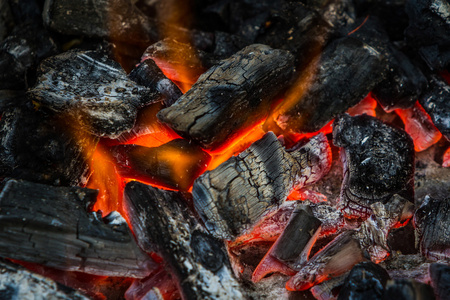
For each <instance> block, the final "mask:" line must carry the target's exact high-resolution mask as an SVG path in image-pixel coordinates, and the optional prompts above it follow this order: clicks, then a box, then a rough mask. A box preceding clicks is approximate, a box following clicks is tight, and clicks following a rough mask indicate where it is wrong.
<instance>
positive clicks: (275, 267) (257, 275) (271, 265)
mask: <svg viewBox="0 0 450 300" xmlns="http://www.w3.org/2000/svg"><path fill="white" fill-rule="evenodd" d="M272 248H273V246H272V247H271V248H270V250H269V252H267V254H266V255H265V256H264V258H263V259H262V260H261V261H260V263H259V264H258V266H257V267H256V269H255V271H254V272H253V274H252V281H253V282H258V281H260V280H261V279H263V278H264V277H265V276H266V275H268V274H270V273H282V274H285V275H288V276H294V275H295V273H296V272H295V271H294V270H292V269H291V268H289V267H288V266H286V265H285V264H284V263H282V262H281V261H279V260H278V259H276V258H275V257H273V256H272V255H271V254H270V252H271V250H272Z"/></svg>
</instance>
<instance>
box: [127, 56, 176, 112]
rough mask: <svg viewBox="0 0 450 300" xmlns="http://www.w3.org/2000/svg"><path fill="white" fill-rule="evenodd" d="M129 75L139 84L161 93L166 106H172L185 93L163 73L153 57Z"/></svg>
mask: <svg viewBox="0 0 450 300" xmlns="http://www.w3.org/2000/svg"><path fill="white" fill-rule="evenodd" d="M128 77H129V78H130V79H131V80H133V81H134V82H136V83H137V84H139V85H142V86H145V87H147V88H149V89H150V91H151V92H153V93H159V94H161V96H162V97H163V99H164V100H163V101H164V104H165V105H166V106H171V105H172V104H173V103H174V102H175V101H177V100H178V98H180V97H181V96H182V95H183V94H182V93H181V91H180V89H179V88H178V87H177V86H176V85H175V84H174V83H173V82H172V81H170V79H168V78H167V77H166V76H165V75H164V74H163V72H162V71H161V69H159V68H158V66H157V65H156V64H155V62H154V61H153V60H151V59H146V60H144V61H143V62H142V63H140V64H139V65H138V66H137V67H136V68H135V69H134V70H133V71H131V73H130V75H128Z"/></svg>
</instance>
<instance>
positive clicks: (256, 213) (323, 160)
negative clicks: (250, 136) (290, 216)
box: [192, 132, 331, 240]
mask: <svg viewBox="0 0 450 300" xmlns="http://www.w3.org/2000/svg"><path fill="white" fill-rule="evenodd" d="M329 151H330V149H329V145H328V142H327V139H326V137H325V136H324V135H322V134H320V135H317V136H315V137H313V138H312V139H311V140H310V141H309V142H308V143H307V144H306V145H304V146H302V147H300V148H299V149H295V150H293V151H290V152H287V151H286V150H285V149H284V148H283V147H282V146H281V144H280V142H279V141H278V139H277V137H276V136H275V135H274V134H273V133H272V132H269V133H267V134H266V135H265V136H264V137H263V138H261V139H260V140H259V141H257V142H255V143H253V144H252V145H251V146H250V147H249V148H248V149H247V150H245V151H244V152H242V153H241V154H239V155H238V156H233V157H231V158H230V159H228V160H227V161H225V162H224V163H222V164H221V165H220V166H218V167H217V168H216V169H214V170H212V171H208V172H205V173H204V174H202V175H201V176H200V177H199V178H197V180H196V181H195V182H194V187H193V190H192V193H193V197H194V205H195V208H196V210H197V212H198V213H199V214H200V216H201V217H202V219H203V221H204V223H205V225H206V228H207V229H208V230H209V231H210V232H211V233H212V234H213V235H215V236H217V237H219V238H224V239H228V240H233V239H235V238H236V237H237V236H238V235H240V234H242V233H244V232H245V231H246V230H249V229H250V228H252V227H253V226H254V225H256V223H257V222H258V221H259V220H260V219H261V218H262V217H263V216H264V215H267V214H270V213H271V212H273V211H274V210H275V209H276V208H277V207H278V206H280V205H281V204H282V203H283V202H284V200H286V198H287V196H288V194H289V193H290V191H291V190H292V189H293V188H294V187H296V186H298V187H302V186H304V185H308V184H312V183H314V182H316V181H318V180H319V179H320V178H321V177H322V176H323V175H324V174H326V173H327V172H328V170H329V167H330V162H331V160H330V159H331V157H330V152H329Z"/></svg>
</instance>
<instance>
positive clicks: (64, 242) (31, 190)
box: [0, 180, 156, 278]
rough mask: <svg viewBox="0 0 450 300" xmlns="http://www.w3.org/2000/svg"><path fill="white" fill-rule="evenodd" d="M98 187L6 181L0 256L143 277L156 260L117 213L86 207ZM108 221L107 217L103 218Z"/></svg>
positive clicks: (1, 198) (1, 200)
mask: <svg viewBox="0 0 450 300" xmlns="http://www.w3.org/2000/svg"><path fill="white" fill-rule="evenodd" d="M97 194H98V191H96V190H91V189H85V188H79V187H53V186H49V185H43V184H37V183H30V182H26V181H17V180H8V181H6V183H5V184H4V187H3V190H2V192H1V193H0V207H1V210H0V256H2V257H7V258H12V259H17V260H22V261H27V262H32V263H38V264H42V265H45V266H48V267H52V268H56V269H61V270H66V271H79V272H85V273H89V274H95V275H102V276H119V277H136V278H143V277H145V276H147V275H148V274H149V273H150V272H151V270H152V269H153V268H155V267H156V263H155V262H153V260H152V259H151V258H150V257H149V256H147V255H146V254H145V253H144V252H142V250H140V249H139V247H138V246H137V244H136V242H135V241H134V238H133V235H132V233H131V231H130V230H129V228H128V225H127V223H126V222H125V219H123V218H122V217H121V216H120V215H119V214H118V213H117V212H113V213H111V214H114V215H115V216H114V219H115V221H114V222H110V220H111V219H112V216H110V217H109V218H107V219H106V220H102V219H101V216H100V215H98V214H97V213H94V212H92V213H89V212H87V211H86V208H87V207H89V206H91V205H93V202H95V200H96V197H97ZM105 221H108V222H105Z"/></svg>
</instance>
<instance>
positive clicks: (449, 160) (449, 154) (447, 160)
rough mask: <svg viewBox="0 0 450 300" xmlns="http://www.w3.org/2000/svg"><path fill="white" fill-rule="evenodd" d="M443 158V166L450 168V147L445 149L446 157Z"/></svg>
mask: <svg viewBox="0 0 450 300" xmlns="http://www.w3.org/2000/svg"><path fill="white" fill-rule="evenodd" d="M442 160H443V162H442V166H443V167H444V168H450V148H448V149H447V151H445V153H444V157H443V159H442Z"/></svg>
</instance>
